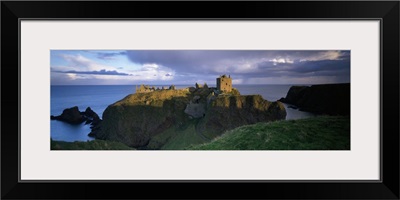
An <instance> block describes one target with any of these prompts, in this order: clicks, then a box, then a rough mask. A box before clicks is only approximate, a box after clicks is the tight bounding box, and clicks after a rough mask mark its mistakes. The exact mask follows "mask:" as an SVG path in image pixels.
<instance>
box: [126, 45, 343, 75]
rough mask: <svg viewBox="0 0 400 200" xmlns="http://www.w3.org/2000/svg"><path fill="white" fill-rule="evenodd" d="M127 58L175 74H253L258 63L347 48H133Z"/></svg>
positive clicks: (334, 54) (327, 55) (329, 55)
mask: <svg viewBox="0 0 400 200" xmlns="http://www.w3.org/2000/svg"><path fill="white" fill-rule="evenodd" d="M127 56H128V58H129V59H130V60H131V61H132V62H134V63H139V64H144V65H146V64H152V65H157V66H165V67H169V68H172V69H174V70H175V71H177V72H179V73H196V74H207V73H212V74H221V73H232V72H238V73H239V72H240V73H246V72H248V73H253V72H256V71H257V67H258V66H259V65H260V64H261V63H265V62H267V61H269V62H271V64H273V65H274V64H275V65H277V64H281V63H289V64H290V63H292V64H293V63H299V62H306V61H319V60H342V59H346V58H349V51H323V50H321V51H317V50H312V51H311V50H310V51H304V50H302V51H290V50H285V51H268V50H133V51H127Z"/></svg>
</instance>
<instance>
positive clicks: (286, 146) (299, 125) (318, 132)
mask: <svg viewBox="0 0 400 200" xmlns="http://www.w3.org/2000/svg"><path fill="white" fill-rule="evenodd" d="M188 149H189V150H350V118H349V117H328V116H321V117H315V118H308V119H300V120H289V121H276V122H270V123H257V124H254V125H247V126H242V127H239V128H236V129H233V130H231V131H227V132H226V133H225V134H223V135H222V136H221V137H218V138H216V139H214V140H213V141H211V142H210V143H206V144H201V145H196V146H191V147H190V148H188Z"/></svg>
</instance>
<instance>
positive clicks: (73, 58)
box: [52, 54, 115, 71]
mask: <svg viewBox="0 0 400 200" xmlns="http://www.w3.org/2000/svg"><path fill="white" fill-rule="evenodd" d="M60 56H61V58H63V59H64V60H65V61H67V63H68V64H67V66H66V67H67V68H68V69H69V70H76V71H80V70H83V71H96V70H102V69H105V70H115V67H113V66H108V65H103V64H99V63H97V62H95V61H93V60H91V59H89V58H86V57H84V56H82V55H80V54H78V55H73V54H61V55H60ZM52 67H57V68H59V67H60V66H52Z"/></svg>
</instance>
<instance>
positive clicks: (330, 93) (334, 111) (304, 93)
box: [279, 83, 350, 115]
mask: <svg viewBox="0 0 400 200" xmlns="http://www.w3.org/2000/svg"><path fill="white" fill-rule="evenodd" d="M279 101H281V102H283V103H288V104H292V105H294V106H296V107H298V108H299V109H300V110H302V111H307V112H312V113H316V114H327V115H350V83H345V84H325V85H312V86H311V87H310V86H292V87H291V88H290V89H289V91H288V93H287V95H286V97H285V98H281V99H280V100H279Z"/></svg>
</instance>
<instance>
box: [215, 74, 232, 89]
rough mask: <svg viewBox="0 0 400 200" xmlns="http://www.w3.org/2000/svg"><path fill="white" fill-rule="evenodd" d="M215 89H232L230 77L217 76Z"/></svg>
mask: <svg viewBox="0 0 400 200" xmlns="http://www.w3.org/2000/svg"><path fill="white" fill-rule="evenodd" d="M217 89H218V90H220V91H223V92H231V91H232V79H231V78H223V77H220V78H217Z"/></svg>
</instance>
